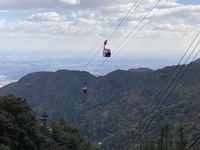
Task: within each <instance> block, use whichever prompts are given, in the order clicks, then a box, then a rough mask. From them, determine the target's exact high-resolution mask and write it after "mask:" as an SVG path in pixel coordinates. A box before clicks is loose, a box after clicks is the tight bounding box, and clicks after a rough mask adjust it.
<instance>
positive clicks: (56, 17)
mask: <svg viewBox="0 0 200 150" xmlns="http://www.w3.org/2000/svg"><path fill="white" fill-rule="evenodd" d="M65 19H66V18H65V16H61V15H60V14H58V13H56V12H46V13H38V14H34V15H32V16H30V17H29V18H28V20H29V21H64V20H65Z"/></svg>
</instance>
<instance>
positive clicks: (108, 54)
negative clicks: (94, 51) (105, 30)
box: [103, 40, 111, 57]
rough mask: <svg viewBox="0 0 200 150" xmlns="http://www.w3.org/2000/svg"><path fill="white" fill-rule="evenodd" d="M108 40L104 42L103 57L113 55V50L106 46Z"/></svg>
mask: <svg viewBox="0 0 200 150" xmlns="http://www.w3.org/2000/svg"><path fill="white" fill-rule="evenodd" d="M106 44H107V40H106V41H105V42H104V46H103V57H110V56H111V50H110V49H107V48H106Z"/></svg>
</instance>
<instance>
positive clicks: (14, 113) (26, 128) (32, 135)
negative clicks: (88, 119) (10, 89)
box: [0, 95, 92, 150]
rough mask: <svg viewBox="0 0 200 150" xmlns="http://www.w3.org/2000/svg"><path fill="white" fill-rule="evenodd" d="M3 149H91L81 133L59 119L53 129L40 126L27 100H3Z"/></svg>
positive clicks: (0, 127)
mask: <svg viewBox="0 0 200 150" xmlns="http://www.w3.org/2000/svg"><path fill="white" fill-rule="evenodd" d="M0 133H1V134H0V149H3V150H28V149H30V150H40V149H42V150H45V149H46V150H63V149H65V150H91V149H92V147H91V145H90V144H89V143H88V142H87V141H86V140H85V139H84V138H82V137H81V136H80V135H79V133H78V131H77V130H76V129H74V128H72V127H71V126H70V125H69V124H67V123H66V122H65V120H64V119H59V120H58V121H55V122H53V124H52V127H46V126H41V125H40V124H39V122H38V120H37V119H36V117H35V114H34V112H33V111H32V110H31V108H30V107H29V106H28V105H27V102H26V100H23V99H21V98H17V97H15V96H13V95H8V96H1V97H0Z"/></svg>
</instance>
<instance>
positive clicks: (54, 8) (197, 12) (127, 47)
mask: <svg viewBox="0 0 200 150" xmlns="http://www.w3.org/2000/svg"><path fill="white" fill-rule="evenodd" d="M128 12H130V13H128ZM199 16H200V1H199V0H109V1H108V0H0V41H1V42H0V43H1V44H0V53H1V52H5V51H6V52H10V53H11V54H12V55H13V54H14V53H18V54H19V52H20V53H21V52H24V53H27V54H29V53H30V55H32V54H33V52H35V53H36V54H38V55H39V54H40V52H43V53H46V54H47V55H48V54H49V52H53V53H54V54H55V53H56V54H58V55H59V56H66V57H70V58H76V57H77V56H79V57H84V58H86V59H88V61H89V60H90V59H91V58H92V57H93V56H94V54H95V53H96V52H97V51H99V50H101V48H102V45H103V42H104V41H105V40H108V44H107V45H106V47H107V48H109V49H111V51H112V54H113V55H112V56H113V57H119V58H120V57H123V58H124V57H133V58H143V57H150V58H159V57H160V58H161V57H169V58H171V57H175V56H177V57H179V56H181V55H182V54H183V53H184V51H185V50H186V49H187V48H188V46H189V45H190V43H191V41H192V40H193V39H194V37H195V36H196V34H197V33H198V31H199V30H200V17H199ZM125 17H126V18H125ZM118 27H119V28H118ZM101 56H102V55H101Z"/></svg>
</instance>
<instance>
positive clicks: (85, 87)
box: [82, 82, 87, 94]
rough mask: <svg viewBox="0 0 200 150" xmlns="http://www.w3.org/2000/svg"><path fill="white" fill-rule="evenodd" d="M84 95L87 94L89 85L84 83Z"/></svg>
mask: <svg viewBox="0 0 200 150" xmlns="http://www.w3.org/2000/svg"><path fill="white" fill-rule="evenodd" d="M82 93H83V94H87V84H86V83H85V82H84V86H83V87H82Z"/></svg>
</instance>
